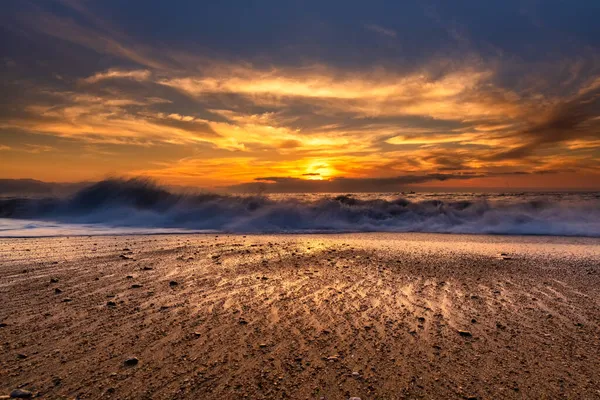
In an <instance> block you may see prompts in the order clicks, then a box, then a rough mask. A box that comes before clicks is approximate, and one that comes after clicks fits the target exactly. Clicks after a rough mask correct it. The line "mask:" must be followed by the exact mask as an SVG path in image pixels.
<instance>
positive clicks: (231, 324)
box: [0, 233, 600, 400]
mask: <svg viewBox="0 0 600 400" xmlns="http://www.w3.org/2000/svg"><path fill="white" fill-rule="evenodd" d="M599 288H600V239H593V238H562V237H524V236H512V237H511V236H471V235H440V234H383V233H377V234H375V233H373V234H343V235H223V234H219V235H215V234H211V235H208V234H206V235H162V236H159V235H155V236H152V235H148V236H117V237H114V236H113V237H111V236H92V237H87V236H86V237H71V238H66V237H57V238H26V239H1V240H0V301H1V303H2V307H0V324H1V325H0V326H1V328H0V395H9V394H10V392H11V391H13V390H15V389H21V390H24V391H28V392H31V394H32V396H34V397H40V398H44V399H46V398H47V399H63V398H64V399H75V398H77V399H239V398H248V399H285V398H288V399H348V398H351V397H358V398H360V399H362V400H366V399H403V398H407V399H408V398H410V399H412V398H426V399H556V398H565V399H567V398H569V399H575V398H578V399H594V398H600V378H599V376H600V290H599Z"/></svg>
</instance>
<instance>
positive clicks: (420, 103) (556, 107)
mask: <svg viewBox="0 0 600 400" xmlns="http://www.w3.org/2000/svg"><path fill="white" fill-rule="evenodd" d="M1 7H2V13H0V49H1V53H0V73H1V76H2V80H1V83H0V84H1V87H0V102H1V107H0V178H10V179H17V178H33V179H38V180H42V181H48V182H80V181H95V180H100V179H104V178H106V177H108V176H124V177H129V176H147V177H151V178H153V179H155V180H157V181H159V182H161V183H165V184H169V185H182V186H192V187H200V188H207V189H214V190H234V191H238V190H241V191H247V190H249V191H252V190H265V189H264V188H267V189H266V190H270V191H282V192H286V191H291V192H297V191H300V192H301V191H325V192H327V191H341V192H346V191H389V190H391V191H396V190H398V191H399V190H405V189H425V188H427V189H431V188H434V189H440V190H486V189H502V190H517V189H519V190H520V189H532V190H538V189H540V190H544V189H548V190H550V189H551V190H555V189H561V190H600V24H599V23H598V20H600V2H599V1H597V0H574V1H566V0H545V1H541V0H540V1H536V0H519V1H516V0H504V1H467V0H457V1H445V0H437V1H434V0H422V1H398V0H389V1H376V0H373V1H356V0H344V1H334V0H332V1H322V0H319V1H313V0H305V1H299V0H298V1H294V0H289V1H282V0H263V1H252V0H237V1H233V0H220V1H212V2H211V1H191V0H186V1H183V0H180V1H163V0H143V1H141V0H128V1H122V0H43V1H42V0H40V1H30V0H5V1H3V2H2V5H1Z"/></svg>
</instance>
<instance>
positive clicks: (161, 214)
mask: <svg viewBox="0 0 600 400" xmlns="http://www.w3.org/2000/svg"><path fill="white" fill-rule="evenodd" d="M0 218H9V219H20V220H36V221H52V222H53V223H64V224H80V225H85V226H94V225H101V226H108V227H114V228H115V230H119V229H122V228H149V229H154V228H162V229H164V230H167V231H168V230H177V231H179V230H181V229H183V230H217V231H224V232H316V231H319V232H323V231H325V232H348V231H351V232H352V231H362V232H367V231H380V232H438V233H474V234H508V235H517V234H523V235H560V236H589V237H600V199H599V198H598V197H597V196H596V197H595V198H593V199H586V200H581V201H579V202H573V201H569V202H562V201H560V199H555V198H552V199H537V200H523V201H511V202H502V201H490V200H486V199H481V198H474V199H472V200H460V201H451V200H450V201H449V200H445V201H443V200H424V201H409V200H407V199H405V198H402V197H400V198H397V199H395V200H389V199H387V200H386V199H368V200H364V199H363V200H361V199H359V198H356V197H354V196H351V195H343V196H337V197H335V196H331V197H323V198H319V199H316V200H311V201H306V200H304V201H303V200H301V199H299V198H283V199H278V200H274V199H269V198H268V197H265V196H232V195H219V194H193V195H192V194H177V193H172V192H170V191H168V190H166V189H164V188H161V187H159V186H157V185H155V184H153V183H152V182H150V181H146V180H142V179H132V180H120V179H111V180H105V181H102V182H99V183H96V184H93V185H91V186H89V187H86V188H84V189H82V190H80V191H79V192H77V193H76V194H74V195H72V196H70V197H68V198H46V199H27V198H12V199H3V200H0ZM5 221H7V220H5ZM0 228H1V227H0Z"/></svg>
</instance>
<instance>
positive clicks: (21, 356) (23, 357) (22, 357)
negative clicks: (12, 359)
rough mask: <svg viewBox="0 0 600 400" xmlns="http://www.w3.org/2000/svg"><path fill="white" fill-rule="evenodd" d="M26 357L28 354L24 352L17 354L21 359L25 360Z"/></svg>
mask: <svg viewBox="0 0 600 400" xmlns="http://www.w3.org/2000/svg"><path fill="white" fill-rule="evenodd" d="M26 358H27V354H22V353H19V354H17V359H19V360H24V359H26Z"/></svg>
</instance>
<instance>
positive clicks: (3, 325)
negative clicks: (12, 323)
mask: <svg viewBox="0 0 600 400" xmlns="http://www.w3.org/2000/svg"><path fill="white" fill-rule="evenodd" d="M7 326H8V325H7V324H5V323H4V322H0V328H6V327H7Z"/></svg>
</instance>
